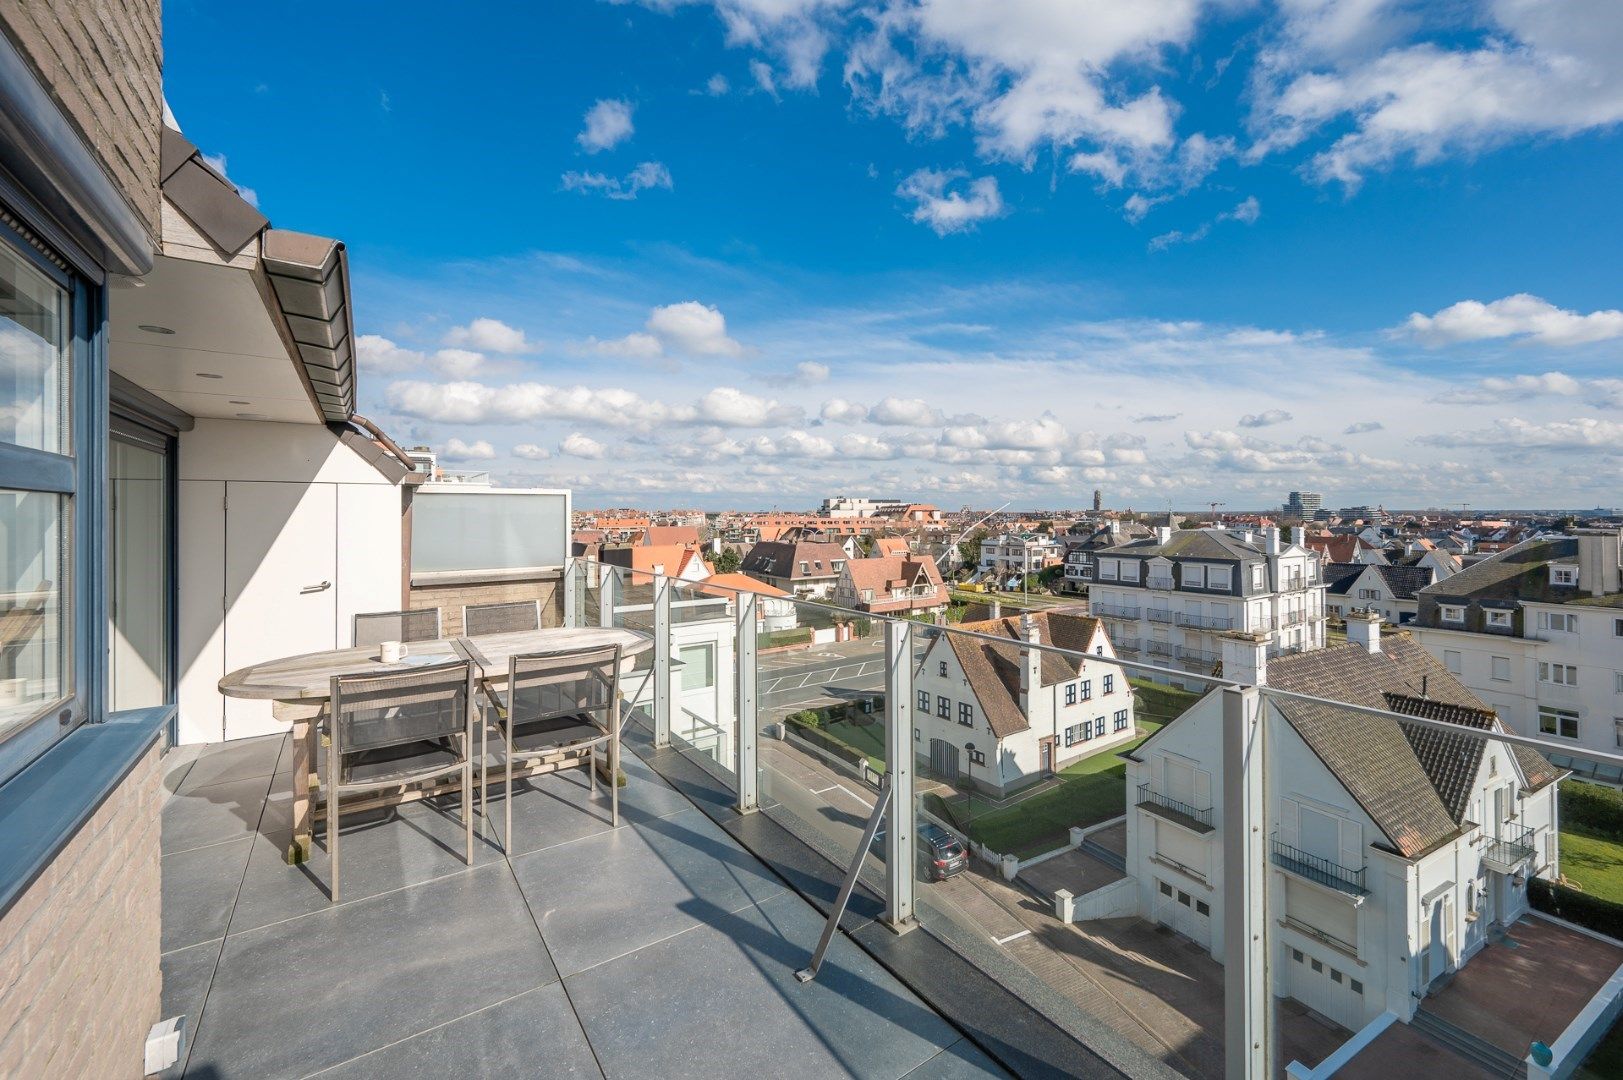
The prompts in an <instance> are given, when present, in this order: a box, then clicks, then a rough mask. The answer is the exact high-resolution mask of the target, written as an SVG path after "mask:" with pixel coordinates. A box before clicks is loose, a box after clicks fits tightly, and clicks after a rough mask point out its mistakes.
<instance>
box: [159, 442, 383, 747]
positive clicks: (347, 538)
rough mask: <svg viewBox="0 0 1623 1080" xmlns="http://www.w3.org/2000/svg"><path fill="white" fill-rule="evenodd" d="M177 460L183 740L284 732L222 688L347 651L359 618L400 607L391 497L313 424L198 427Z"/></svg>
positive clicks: (264, 707)
mask: <svg viewBox="0 0 1623 1080" xmlns="http://www.w3.org/2000/svg"><path fill="white" fill-rule="evenodd" d="M178 462H179V476H178V487H179V495H178V507H177V512H178V520H179V530H178V532H179V536H178V538H177V544H178V546H179V553H178V554H179V558H178V560H177V562H178V565H179V575H180V577H179V580H178V582H177V593H178V616H179V620H178V621H179V645H180V657H179V661H180V664H179V666H180V685H179V691H178V694H179V703H180V710H179V711H180V719H179V738H180V741H181V742H183V743H186V742H218V741H221V740H223V739H233V738H243V737H247V736H251V735H259V734H266V733H269V732H274V731H281V730H285V729H286V725H283V724H280V723H278V722H277V721H276V720H275V719H274V718H273V717H272V716H271V706H270V703H269V702H246V701H232V702H231V703H230V705H229V707H228V706H227V703H226V702H225V700H224V699H223V698H222V697H221V695H220V693H219V690H218V689H217V686H218V683H219V680H220V679H221V677H222V676H224V675H226V674H227V673H228V671H227V667H228V665H229V666H230V667H232V668H236V667H240V666H242V665H243V664H249V663H257V662H261V661H264V660H271V659H276V658H277V657H281V656H289V655H295V654H298V653H301V652H313V651H316V650H320V649H330V648H334V647H336V646H348V645H349V643H350V640H351V631H350V626H351V623H350V619H351V617H352V616H353V615H354V614H355V613H356V612H360V611H390V610H396V609H398V608H399V607H400V606H401V589H402V586H401V532H400V516H401V494H400V490H399V488H398V487H396V486H395V485H393V484H390V483H389V482H388V481H387V480H385V479H384V477H383V475H382V474H381V473H379V472H378V471H377V470H376V469H375V468H373V467H372V466H371V465H370V464H368V463H367V462H366V461H365V460H364V459H362V458H361V457H360V456H359V455H357V454H356V453H355V452H354V451H352V450H350V449H349V448H348V447H346V446H344V445H343V444H342V443H341V442H339V440H338V438H337V436H335V435H334V434H333V433H332V432H331V431H330V430H328V429H327V428H326V427H324V426H321V425H316V424H275V423H261V422H257V421H238V420H209V419H202V420H198V421H197V425H196V427H194V428H193V429H192V430H191V431H187V432H182V433H181V435H180V440H179V450H178ZM249 485H254V486H249ZM260 485H277V487H276V488H275V489H272V488H268V487H264V486H260ZM283 485H285V491H284V490H283V487H282V486H283ZM233 489H235V491H236V494H237V497H236V498H235V499H233V498H232V495H233ZM266 492H274V493H275V494H277V495H281V496H284V497H281V498H277V499H267V498H263V497H260V496H261V495H262V494H263V493H266ZM283 507H286V508H288V509H287V510H286V512H285V513H284V512H283V511H282V510H281V509H279V508H283ZM310 522H321V523H322V524H321V525H320V526H319V527H316V528H311V527H309V523H310ZM322 582H326V583H327V585H326V587H325V588H321V587H319V586H320V585H321V583H322Z"/></svg>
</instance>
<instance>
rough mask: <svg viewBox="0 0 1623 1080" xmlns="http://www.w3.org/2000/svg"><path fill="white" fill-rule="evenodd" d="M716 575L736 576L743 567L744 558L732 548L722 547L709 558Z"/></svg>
mask: <svg viewBox="0 0 1623 1080" xmlns="http://www.w3.org/2000/svg"><path fill="white" fill-rule="evenodd" d="M710 561H711V563H713V564H714V565H715V567H716V573H718V574H736V573H737V572H738V568H739V567H740V566H742V565H743V563H744V558H743V556H741V555H739V554H738V552H737V550H736V549H734V548H727V547H724V548H722V549H721V550H720V551H718V552H716V554H715V555H714V556H713V557H712V558H711V560H710Z"/></svg>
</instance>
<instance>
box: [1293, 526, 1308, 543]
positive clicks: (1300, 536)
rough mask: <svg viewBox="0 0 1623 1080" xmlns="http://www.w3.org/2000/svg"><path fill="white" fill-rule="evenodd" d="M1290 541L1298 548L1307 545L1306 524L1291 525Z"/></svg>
mask: <svg viewBox="0 0 1623 1080" xmlns="http://www.w3.org/2000/svg"><path fill="white" fill-rule="evenodd" d="M1291 543H1292V544H1294V545H1295V546H1296V547H1299V548H1305V547H1307V526H1305V525H1292V526H1291Z"/></svg>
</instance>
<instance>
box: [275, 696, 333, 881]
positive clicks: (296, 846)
mask: <svg viewBox="0 0 1623 1080" xmlns="http://www.w3.org/2000/svg"><path fill="white" fill-rule="evenodd" d="M321 709H322V706H321V705H320V704H312V703H310V702H308V701H278V702H276V703H275V704H273V705H272V707H271V713H272V715H274V716H275V717H276V719H278V720H284V721H289V722H291V723H292V725H293V747H292V749H293V784H292V786H293V791H292V796H293V803H292V809H293V837H292V839H291V840H290V841H289V843H288V846H287V852H286V854H285V858H286V860H287V862H288V864H289V865H292V866H297V865H298V864H300V863H303V862H306V861H308V860H309V858H310V837H311V833H312V831H313V828H314V820H315V813H314V807H313V805H312V800H311V798H310V789H311V784H312V781H313V780H314V773H315V764H316V738H317V733H318V732H319V731H320V729H321V725H320V724H319V723H318V722H317V721H318V720H319V719H320V717H321Z"/></svg>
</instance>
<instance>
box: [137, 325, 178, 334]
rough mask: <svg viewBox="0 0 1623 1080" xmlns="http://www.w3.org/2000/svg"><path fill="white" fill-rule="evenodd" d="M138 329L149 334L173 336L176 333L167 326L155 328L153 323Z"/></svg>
mask: <svg viewBox="0 0 1623 1080" xmlns="http://www.w3.org/2000/svg"><path fill="white" fill-rule="evenodd" d="M136 329H138V330H145V331H146V332H147V333H149V334H173V333H174V331H173V330H171V329H169V328H168V327H167V326H153V325H152V324H151V323H142V324H141V325H140V326H139V327H137V328H136Z"/></svg>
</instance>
